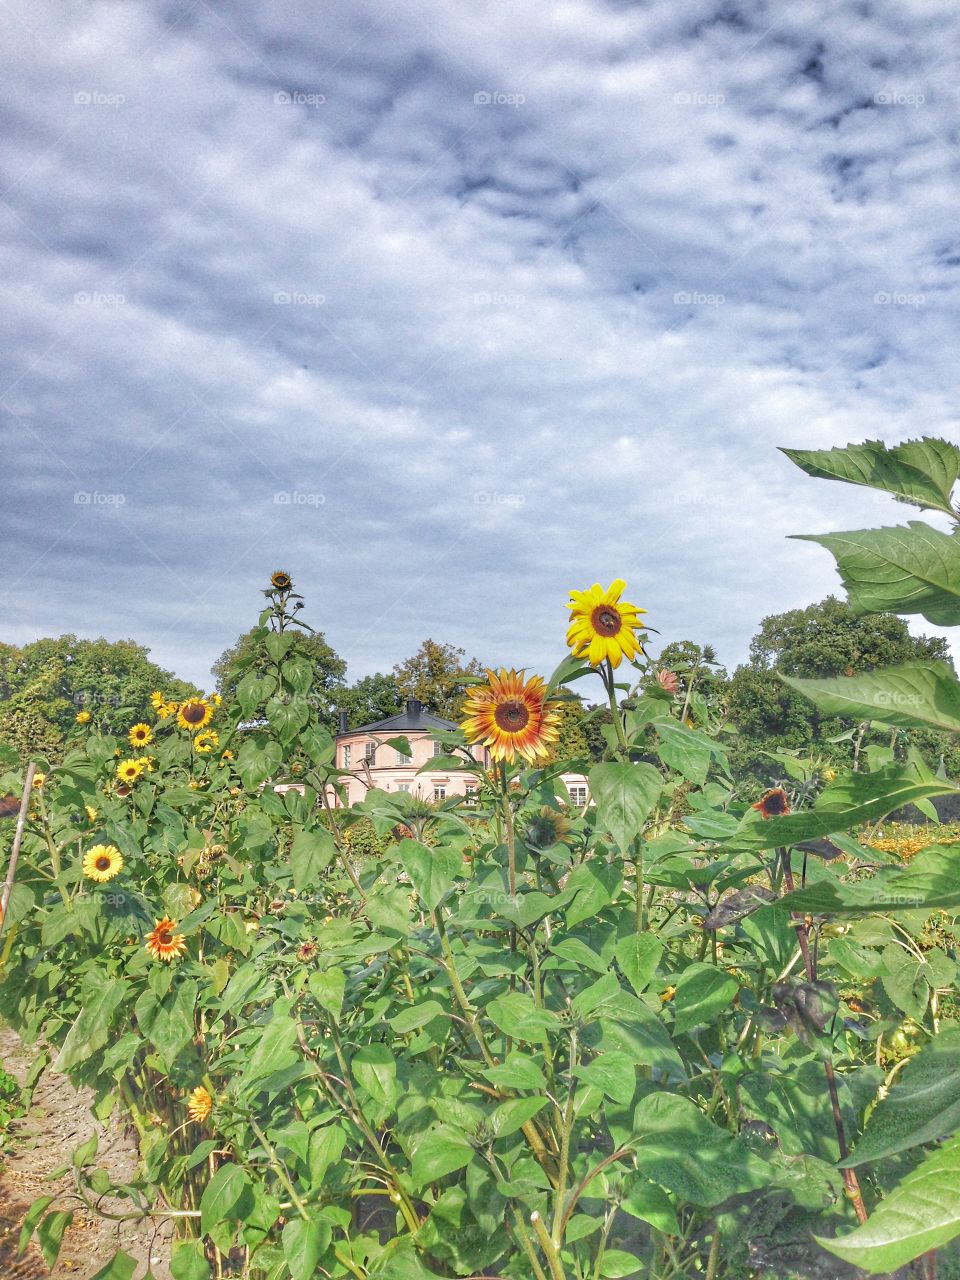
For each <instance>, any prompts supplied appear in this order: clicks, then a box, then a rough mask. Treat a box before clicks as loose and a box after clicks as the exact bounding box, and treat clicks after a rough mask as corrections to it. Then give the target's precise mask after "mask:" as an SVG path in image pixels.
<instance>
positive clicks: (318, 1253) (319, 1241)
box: [282, 1218, 333, 1280]
mask: <svg viewBox="0 0 960 1280" xmlns="http://www.w3.org/2000/svg"><path fill="white" fill-rule="evenodd" d="M332 1235H333V1232H332V1230H331V1227H330V1224H329V1223H327V1222H320V1221H317V1220H316V1219H314V1221H313V1222H304V1220H303V1218H291V1219H290V1221H289V1222H288V1223H287V1225H286V1226H285V1227H284V1228H283V1235H282V1240H283V1256H284V1258H285V1260H286V1263H287V1266H288V1267H289V1268H290V1280H313V1277H314V1276H315V1275H316V1274H317V1264H318V1263H319V1261H320V1259H321V1258H322V1257H323V1255H324V1253H326V1250H327V1246H328V1245H329V1243H330V1240H331V1237H332Z"/></svg>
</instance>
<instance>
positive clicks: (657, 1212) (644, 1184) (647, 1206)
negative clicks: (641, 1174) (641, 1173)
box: [620, 1178, 680, 1236]
mask: <svg viewBox="0 0 960 1280" xmlns="http://www.w3.org/2000/svg"><path fill="white" fill-rule="evenodd" d="M620 1207H621V1209H623V1211H624V1213H629V1214H630V1216H631V1217H633V1218H639V1219H640V1221H641V1222H649V1223H650V1225H651V1227H656V1229H657V1230H658V1231H663V1232H665V1233H666V1234H667V1235H668V1236H678V1235H679V1234H680V1224H679V1222H678V1221H677V1211H676V1209H674V1207H673V1202H672V1201H671V1199H670V1197H669V1196H668V1195H667V1193H666V1192H665V1191H664V1190H663V1188H662V1187H658V1186H657V1184H656V1183H655V1182H649V1181H648V1180H647V1179H646V1178H639V1179H637V1181H636V1182H634V1183H632V1184H631V1186H630V1190H629V1191H628V1192H627V1194H626V1195H625V1196H624V1198H623V1201H622V1202H621V1205H620Z"/></svg>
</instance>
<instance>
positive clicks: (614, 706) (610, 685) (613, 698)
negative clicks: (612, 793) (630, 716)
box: [600, 658, 630, 760]
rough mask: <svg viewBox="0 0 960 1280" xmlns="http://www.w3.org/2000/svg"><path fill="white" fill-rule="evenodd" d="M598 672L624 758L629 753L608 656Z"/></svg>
mask: <svg viewBox="0 0 960 1280" xmlns="http://www.w3.org/2000/svg"><path fill="white" fill-rule="evenodd" d="M600 674H601V677H602V679H603V683H604V684H605V685H606V687H607V698H608V699H609V702H610V713H611V715H612V716H613V727H614V729H615V731H616V734H617V740H618V741H619V743H620V750H621V752H622V753H623V758H624V760H626V758H627V756H628V755H629V752H630V748H629V747H628V746H627V735H626V733H625V732H624V728H623V714H622V712H621V711H620V707H619V705H618V703H617V689H616V684H615V680H616V677H615V676H614V674H613V663H612V662H611V661H610V659H609V658H607V659H606V662H605V664H604V666H602V667H601V668H600Z"/></svg>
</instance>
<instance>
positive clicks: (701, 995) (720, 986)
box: [673, 962, 740, 1035]
mask: <svg viewBox="0 0 960 1280" xmlns="http://www.w3.org/2000/svg"><path fill="white" fill-rule="evenodd" d="M739 990H740V984H739V983H738V982H737V980H736V978H734V977H733V976H732V975H731V974H729V973H726V972H725V971H724V970H723V969H718V968H716V967H715V966H714V965H712V964H701V963H698V962H695V963H694V964H690V965H688V966H687V967H686V969H684V971H683V973H682V974H681V975H680V977H679V978H678V979H677V991H676V995H675V996H674V998H673V1008H674V1010H675V1013H676V1021H675V1022H674V1024H673V1031H674V1034H675V1035H680V1034H681V1032H684V1031H689V1030H690V1028H691V1027H699V1026H702V1025H703V1023H705V1022H712V1021H713V1019H714V1016H715V1015H716V1014H718V1013H719V1012H720V1010H721V1009H725V1008H726V1007H727V1005H729V1004H730V1003H731V1001H732V1000H733V997H734V996H735V995H736V994H737V992H738V991H739Z"/></svg>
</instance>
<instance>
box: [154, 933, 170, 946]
mask: <svg viewBox="0 0 960 1280" xmlns="http://www.w3.org/2000/svg"><path fill="white" fill-rule="evenodd" d="M157 941H158V942H159V943H160V945H161V947H169V945H170V943H171V942H172V941H173V935H172V934H171V932H170V930H169V929H161V930H160V932H159V933H158V934H157Z"/></svg>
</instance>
